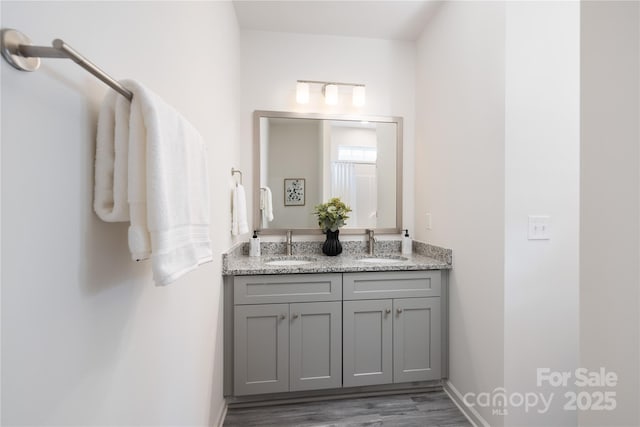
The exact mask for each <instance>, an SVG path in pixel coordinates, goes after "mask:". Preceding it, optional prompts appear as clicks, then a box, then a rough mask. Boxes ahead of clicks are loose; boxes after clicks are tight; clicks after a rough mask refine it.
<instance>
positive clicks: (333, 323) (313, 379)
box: [289, 301, 342, 391]
mask: <svg viewBox="0 0 640 427" xmlns="http://www.w3.org/2000/svg"><path fill="white" fill-rule="evenodd" d="M289 310H290V316H291V321H290V323H289V333H290V335H289V336H290V343H289V346H290V353H289V363H290V370H289V390H290V391H299V390H314V389H322V388H339V387H341V386H342V303H341V302H339V301H335V302H309V303H295V304H291V305H290V306H289Z"/></svg>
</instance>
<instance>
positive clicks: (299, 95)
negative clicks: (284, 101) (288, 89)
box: [296, 81, 309, 104]
mask: <svg viewBox="0 0 640 427" xmlns="http://www.w3.org/2000/svg"><path fill="white" fill-rule="evenodd" d="M296 102H297V103H298V104H308V103H309V83H307V82H301V81H298V83H297V84H296Z"/></svg>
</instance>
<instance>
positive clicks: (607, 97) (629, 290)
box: [580, 1, 640, 426]
mask: <svg viewBox="0 0 640 427" xmlns="http://www.w3.org/2000/svg"><path fill="white" fill-rule="evenodd" d="M639 13H640V7H639V6H638V2H593V1H587V2H582V10H581V16H582V21H581V43H582V51H581V54H582V55H581V61H582V67H581V97H582V99H581V102H582V115H581V119H582V120H581V158H580V161H581V168H580V180H581V182H580V189H581V192H580V276H581V277H580V356H581V365H582V366H585V367H587V368H589V369H594V370H595V369H598V368H600V367H601V366H602V367H605V368H606V369H607V371H612V372H616V373H617V375H618V378H619V380H618V384H617V386H616V387H615V388H613V389H609V390H612V391H615V392H616V393H617V395H616V400H617V408H616V410H615V411H613V412H612V411H587V412H583V413H581V414H580V423H581V425H585V426H602V425H607V426H622V425H624V426H630V425H640V413H639V411H640V409H639V407H638V402H639V401H640V392H639V387H640V367H639V364H640V349H639V346H640V318H639V313H640V304H639V301H638V297H639V293H640V292H639V289H638V287H639V283H640V273H639V272H638V266H639V264H640V263H639V262H638V260H640V248H639V240H640V236H639V233H640V209H639V208H640V206H639V204H640V197H639V196H640V181H639V180H640V176H639V169H640V162H639V158H638V156H639V155H640V150H639V147H638V140H639V137H640V134H639V131H638V123H639V122H640V120H639V114H640V109H639V99H640V94H639V93H638V91H639V90H640V85H639V80H640V66H639V60H640V52H639V49H640V43H639V40H638V37H639V36H640V33H639V27H640V24H639V22H640V15H639ZM600 390H602V389H600Z"/></svg>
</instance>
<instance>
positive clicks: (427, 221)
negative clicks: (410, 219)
mask: <svg viewBox="0 0 640 427" xmlns="http://www.w3.org/2000/svg"><path fill="white" fill-rule="evenodd" d="M424 228H426V229H427V230H431V214H430V213H428V212H427V213H426V214H425V216H424Z"/></svg>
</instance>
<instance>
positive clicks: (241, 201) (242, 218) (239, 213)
mask: <svg viewBox="0 0 640 427" xmlns="http://www.w3.org/2000/svg"><path fill="white" fill-rule="evenodd" d="M231 211H232V212H231V234H233V235H234V236H238V235H240V234H244V233H247V232H248V231H249V223H248V222H247V197H246V195H245V191H244V186H243V185H242V184H236V186H235V188H234V189H233V202H232V204H231Z"/></svg>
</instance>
